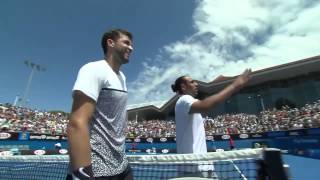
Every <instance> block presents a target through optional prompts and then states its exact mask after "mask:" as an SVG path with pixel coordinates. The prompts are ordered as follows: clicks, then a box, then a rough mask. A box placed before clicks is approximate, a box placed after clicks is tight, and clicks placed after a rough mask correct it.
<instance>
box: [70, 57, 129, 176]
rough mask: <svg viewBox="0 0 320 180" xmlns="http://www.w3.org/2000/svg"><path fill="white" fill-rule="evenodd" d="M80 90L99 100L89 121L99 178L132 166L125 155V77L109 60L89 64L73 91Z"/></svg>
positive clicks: (93, 162)
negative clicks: (114, 68)
mask: <svg viewBox="0 0 320 180" xmlns="http://www.w3.org/2000/svg"><path fill="white" fill-rule="evenodd" d="M75 90H79V91H81V92H83V93H84V94H86V95H87V96H88V97H90V98H92V99H93V100H94V101H96V107H95V110H94V113H93V115H92V118H91V121H90V124H89V133H90V145H91V161H92V169H93V173H94V176H95V177H99V176H114V175H117V174H120V173H122V172H123V171H124V170H125V169H126V168H127V166H128V160H127V158H126V155H125V138H126V133H125V129H126V126H127V116H126V115H127V111H126V106H127V98H128V95H127V87H126V83H125V76H124V75H123V73H122V72H121V71H120V72H119V73H118V74H117V73H115V72H114V71H113V70H112V68H111V67H110V65H109V64H108V63H107V62H106V61H105V60H100V61H95V62H90V63H88V64H85V65H84V66H83V67H82V68H81V69H80V71H79V73H78V77H77V80H76V82H75V85H74V87H73V92H74V91H75Z"/></svg>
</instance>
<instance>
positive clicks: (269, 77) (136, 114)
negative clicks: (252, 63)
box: [127, 56, 320, 120]
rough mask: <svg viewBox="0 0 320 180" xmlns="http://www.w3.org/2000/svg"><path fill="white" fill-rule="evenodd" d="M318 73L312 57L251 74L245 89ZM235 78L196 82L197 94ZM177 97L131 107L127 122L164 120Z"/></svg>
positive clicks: (319, 67)
mask: <svg viewBox="0 0 320 180" xmlns="http://www.w3.org/2000/svg"><path fill="white" fill-rule="evenodd" d="M319 71H320V56H314V57H310V58H306V59H302V60H298V61H294V62H291V63H287V64H282V65H278V66H274V67H270V68H266V69H262V70H258V71H254V72H252V78H251V80H250V82H249V84H248V85H247V86H246V87H250V86H255V85H258V84H262V83H265V82H268V81H273V80H282V79H290V78H293V77H297V76H301V75H306V74H309V73H312V72H319ZM235 78H236V76H233V77H225V76H222V75H220V76H219V77H217V78H216V79H215V80H213V81H211V82H208V83H207V82H202V81H198V84H199V87H198V90H199V94H201V93H202V94H213V93H215V92H218V91H220V90H222V89H223V88H224V87H225V86H227V85H228V84H230V83H231V82H232V81H233V80H234V79H235ZM177 99H178V95H175V96H173V97H172V98H171V99H169V100H168V101H161V103H160V101H158V103H154V104H152V103H143V104H137V105H131V106H130V107H129V108H128V110H127V112H128V118H129V120H132V119H135V118H139V119H157V118H165V117H167V116H168V115H170V114H169V113H171V112H172V111H173V109H174V105H175V103H176V101H177Z"/></svg>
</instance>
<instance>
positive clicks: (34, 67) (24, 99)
mask: <svg viewBox="0 0 320 180" xmlns="http://www.w3.org/2000/svg"><path fill="white" fill-rule="evenodd" d="M24 64H25V65H26V66H27V67H28V68H31V73H30V75H29V78H28V82H27V86H26V89H25V91H24V93H23V96H22V99H21V106H25V105H26V102H27V98H28V95H29V91H30V85H31V81H32V78H33V75H34V72H35V71H39V72H40V71H45V70H46V69H45V68H44V67H42V66H40V65H38V64H35V63H33V62H31V61H24Z"/></svg>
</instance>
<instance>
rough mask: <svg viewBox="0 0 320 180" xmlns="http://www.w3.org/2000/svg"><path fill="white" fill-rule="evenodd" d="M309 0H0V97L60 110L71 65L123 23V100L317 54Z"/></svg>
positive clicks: (314, 1) (316, 9)
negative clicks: (127, 54) (186, 80)
mask: <svg viewBox="0 0 320 180" xmlns="http://www.w3.org/2000/svg"><path fill="white" fill-rule="evenodd" d="M319 17H320V1H319V0H305V1H298V0H290V1H280V0H269V1H260V0H257V1H250V0H243V1H232V0H161V1H160V0H108V1H105V0H95V1H89V0H77V1H76V0H70V1H62V0H56V1H42V0H29V1H22V0H20V1H19V0H1V1H0V52H1V53H0V62H1V66H0V72H1V76H0V82H1V86H0V103H6V102H9V103H13V101H14V99H15V96H16V95H18V94H20V95H23V93H24V91H25V89H26V85H27V80H28V77H29V74H30V72H31V69H30V68H28V67H27V66H26V65H25V64H24V61H26V60H30V61H32V62H34V63H36V64H39V65H41V66H43V67H45V68H46V71H44V72H35V74H34V77H33V79H32V83H31V86H30V93H29V94H28V99H29V101H28V106H29V107H31V108H38V109H43V110H63V111H67V112H68V111H70V108H71V102H72V99H71V89H72V86H73V83H74V81H75V78H76V75H77V72H78V70H79V68H80V67H81V66H82V65H83V64H85V63H87V62H89V61H95V60H99V59H102V58H103V54H102V49H101V47H100V39H101V35H102V34H103V33H104V32H105V31H106V30H109V29H110V28H118V27H120V28H125V29H128V30H129V31H130V32H132V33H133V35H134V49H135V50H134V53H133V54H132V56H131V58H130V63H129V64H126V65H125V66H123V68H122V70H123V72H124V73H125V74H126V76H127V83H128V89H129V104H137V103H146V102H155V101H166V100H168V99H170V98H171V97H172V96H173V95H174V94H173V93H172V92H171V90H170V84H172V83H173V81H174V80H175V78H176V77H178V76H180V75H184V74H189V75H191V76H192V77H193V78H194V79H198V80H201V81H205V82H206V81H211V80H213V79H214V78H216V77H217V76H219V75H221V74H222V75H225V76H233V75H237V74H239V73H241V72H242V71H243V70H244V69H245V68H252V69H253V70H259V69H264V68H267V67H271V66H275V65H279V64H283V63H288V62H291V61H295V60H299V59H303V58H307V57H311V56H316V55H320V48H319V42H320V31H319V29H320V24H319V23H318V21H319V20H318V18H319Z"/></svg>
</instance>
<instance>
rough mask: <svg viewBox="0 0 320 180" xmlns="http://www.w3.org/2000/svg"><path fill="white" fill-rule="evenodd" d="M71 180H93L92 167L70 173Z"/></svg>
mask: <svg viewBox="0 0 320 180" xmlns="http://www.w3.org/2000/svg"><path fill="white" fill-rule="evenodd" d="M72 179H73V180H94V177H93V171H92V165H89V166H86V167H81V168H79V169H78V170H76V171H73V172H72Z"/></svg>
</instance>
